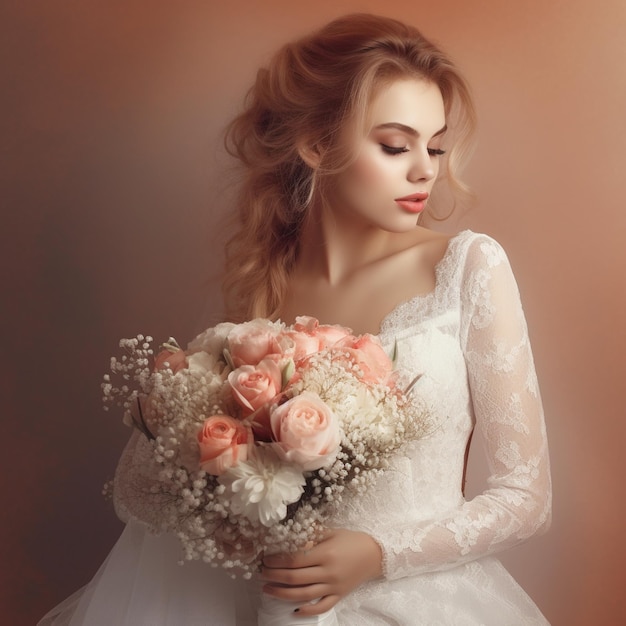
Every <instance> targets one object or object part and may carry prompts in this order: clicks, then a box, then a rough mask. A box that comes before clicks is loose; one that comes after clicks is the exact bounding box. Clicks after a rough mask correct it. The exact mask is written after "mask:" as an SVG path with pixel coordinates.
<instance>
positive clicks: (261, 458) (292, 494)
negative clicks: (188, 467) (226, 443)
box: [218, 447, 305, 527]
mask: <svg viewBox="0 0 626 626" xmlns="http://www.w3.org/2000/svg"><path fill="white" fill-rule="evenodd" d="M218 480H219V482H220V483H221V484H222V485H224V487H225V488H226V489H225V491H224V493H223V494H222V499H223V500H228V501H229V502H230V511H232V512H233V513H234V514H235V515H244V516H245V517H247V518H248V519H249V520H250V521H252V522H260V523H261V524H263V526H267V527H269V526H272V525H273V524H275V523H276V522H279V521H280V520H283V519H285V517H286V515H287V505H288V504H291V503H293V502H297V501H298V500H299V499H300V496H301V495H302V493H303V492H304V489H303V487H304V485H305V479H304V476H303V474H302V472H301V471H300V470H298V469H297V468H295V467H293V466H291V465H286V464H284V463H283V462H282V461H281V460H280V459H279V458H278V457H277V456H276V453H275V452H274V451H273V450H271V449H270V448H265V447H263V448H257V449H256V450H255V454H254V455H253V456H252V458H248V460H247V461H244V462H242V463H238V464H237V465H235V466H234V467H231V468H229V469H228V470H227V471H226V472H224V473H223V474H222V475H221V476H220V477H219V479H218ZM227 508H228V507H227Z"/></svg>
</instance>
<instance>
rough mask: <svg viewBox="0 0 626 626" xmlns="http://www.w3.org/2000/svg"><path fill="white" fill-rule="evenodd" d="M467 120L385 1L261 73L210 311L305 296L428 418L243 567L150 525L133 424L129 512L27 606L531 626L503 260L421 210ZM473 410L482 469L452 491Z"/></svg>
mask: <svg viewBox="0 0 626 626" xmlns="http://www.w3.org/2000/svg"><path fill="white" fill-rule="evenodd" d="M473 124H474V112H473V106H472V101H471V98H470V95H469V91H468V88H467V86H466V83H465V81H464V79H463V78H462V76H461V75H460V73H459V72H458V70H457V69H456V67H455V66H454V65H453V64H452V63H451V61H450V60H449V59H448V57H447V56H446V55H445V54H444V53H443V52H442V51H441V50H439V49H438V48H436V47H435V46H434V45H433V44H431V43H430V42H429V41H428V40H427V39H425V38H424V37H423V36H422V35H421V34H420V33H419V32H418V31H417V30H416V29H414V28H412V27H410V26H407V25H405V24H402V23H400V22H398V21H395V20H392V19H387V18H382V17H375V16H370V15H363V14H358V15H349V16H346V17H343V18H340V19H337V20H335V21H333V22H331V23H330V24H328V25H327V26H325V27H324V28H322V29H321V30H319V31H317V32H315V33H313V34H312V35H310V36H307V37H305V38H303V39H301V40H299V41H296V42H295V43H290V44H287V45H286V46H284V47H283V48H282V49H280V50H279V51H278V53H277V54H276V55H275V56H274V58H273V59H272V61H271V63H270V64H269V65H268V67H265V68H262V69H261V70H260V71H259V73H258V75H257V79H256V82H255V84H254V86H253V87H252V89H251V91H250V92H249V94H248V97H247V99H246V104H245V108H244V110H243V112H242V113H241V114H240V115H239V116H238V117H237V118H235V120H234V121H233V122H232V123H231V125H230V127H229V130H228V134H227V145H228V147H229V150H230V152H231V153H232V154H233V155H234V156H235V157H236V158H237V159H238V160H239V162H240V163H241V165H242V183H241V188H240V194H239V200H238V205H237V207H236V208H237V215H236V218H235V221H236V223H237V230H236V232H235V235H234V236H233V237H232V239H231V240H230V242H229V244H228V246H227V271H226V275H225V280H224V287H225V296H226V303H227V318H228V319H230V320H232V321H242V320H245V319H251V318H255V317H267V318H272V319H281V320H282V321H284V322H286V323H292V322H293V321H294V320H295V318H296V317H297V316H300V315H310V316H313V317H316V318H317V319H319V320H320V322H322V323H326V324H341V325H342V326H346V327H350V328H351V329H352V330H353V331H354V332H355V333H357V334H361V333H371V334H373V335H377V336H378V338H379V339H380V341H381V342H382V344H383V346H384V347H385V348H386V349H387V350H388V351H389V353H391V352H392V351H395V353H396V354H397V366H398V367H399V368H400V369H402V370H403V371H406V372H407V373H408V374H409V375H411V376H413V377H417V376H419V382H418V385H419V392H420V394H421V395H422V397H423V398H425V399H426V400H427V401H428V403H429V406H430V408H431V410H432V411H433V413H434V415H435V416H436V420H437V424H438V427H437V428H436V429H435V431H434V432H432V433H431V434H430V435H429V436H427V437H425V438H423V439H421V440H419V441H417V442H415V443H411V444H409V445H408V446H407V447H406V448H404V449H403V451H402V454H398V455H397V456H396V457H395V458H394V459H393V462H392V468H391V471H388V472H386V473H385V474H384V475H383V476H381V477H380V479H378V481H377V483H376V484H375V485H374V486H373V487H372V488H371V489H370V490H369V491H368V492H367V493H366V495H365V496H364V497H360V498H358V499H357V498H354V499H352V500H348V501H347V502H345V506H343V507H342V509H341V511H340V513H339V514H337V515H336V517H335V518H334V519H333V523H332V525H331V527H330V528H329V530H328V533H327V534H326V536H325V538H324V539H323V540H322V541H321V542H320V543H318V544H317V545H315V546H314V547H312V548H311V549H310V550H306V551H301V552H296V553H293V554H277V555H274V556H267V557H266V558H265V561H264V566H263V568H262V571H261V572H260V573H259V576H258V578H257V579H256V580H255V581H253V582H251V583H247V582H244V581H241V580H231V579H230V578H228V577H227V576H226V575H225V574H224V573H223V572H222V571H221V570H219V569H212V568H210V567H208V566H206V565H205V564H202V563H199V562H192V563H189V564H186V565H185V566H183V567H180V566H178V565H177V561H178V546H177V543H176V540H175V538H173V537H171V536H167V535H160V536H153V535H150V534H148V533H147V532H146V531H145V529H144V528H143V527H142V524H141V515H140V514H139V513H138V511H137V507H136V506H135V503H134V502H133V498H132V495H131V494H132V489H131V488H129V486H130V485H132V481H133V471H134V468H136V467H137V465H138V461H140V459H141V455H142V454H145V445H144V443H145V440H142V437H141V436H140V435H139V434H135V435H133V437H132V438H131V441H130V443H129V445H128V446H127V448H126V450H125V451H124V454H123V456H122V459H121V461H120V463H119V466H118V470H117V475H116V481H115V482H116V484H115V501H116V507H117V511H118V514H119V515H120V516H121V517H122V518H123V519H125V520H126V521H127V522H128V524H127V527H126V529H125V531H124V532H123V534H122V536H121V538H120V540H119V541H118V543H117V544H116V546H115V547H114V548H113V550H112V552H111V554H110V555H109V557H108V558H107V560H106V561H105V563H104V564H103V565H102V567H101V568H100V570H99V571H98V573H97V574H96V576H95V577H94V579H93V580H92V581H91V582H90V583H89V584H88V585H87V586H86V587H85V588H84V589H82V590H80V591H78V592H77V593H76V594H74V596H72V597H71V598H69V599H68V600H66V601H65V602H64V603H63V604H61V605H60V606H59V607H56V608H55V609H53V610H52V611H51V612H50V613H49V614H48V615H47V616H46V617H44V618H43V620H42V621H41V622H40V624H42V625H47V624H57V625H58V624H90V625H91V624H103V625H104V624H106V625H107V626H108V625H110V624H116V625H117V624H120V625H121V624H129V625H130V624H132V625H133V626H141V625H146V626H148V625H150V626H160V625H170V626H185V625H192V624H194V625H195V624H220V625H225V626H241V625H243V624H254V623H256V619H257V617H256V615H257V611H258V610H259V607H258V601H259V598H261V597H265V598H268V597H273V598H278V599H280V600H282V601H287V602H290V603H292V604H291V605H290V606H292V607H293V614H292V615H293V617H292V618H290V619H291V620H293V621H289V622H287V621H280V622H277V623H283V624H286V623H294V624H298V623H302V624H306V623H321V622H317V621H314V620H317V619H318V618H317V617H315V616H320V615H328V614H329V612H331V613H332V614H333V615H334V616H335V617H334V619H336V620H337V622H338V623H339V624H341V625H342V626H351V625H354V626H357V625H358V626H361V625H371V626H374V625H378V624H381V625H382V624H402V625H429V626H430V625H433V624H450V625H454V626H459V625H461V624H467V625H470V624H476V625H477V624H492V625H494V626H503V625H507V624H510V625H519V624H547V621H546V619H545V618H544V617H543V616H542V614H541V612H540V611H539V609H538V608H537V607H536V606H535V604H534V603H533V602H532V600H531V599H530V598H529V597H528V596H527V595H526V593H525V592H524V591H523V590H522V589H521V587H520V586H519V585H518V584H517V583H516V582H515V581H514V580H513V578H512V577H511V576H510V575H509V573H508V572H507V571H506V570H505V569H504V567H503V566H502V565H501V564H500V562H499V561H498V560H497V558H496V555H497V554H498V553H499V552H501V551H503V550H506V549H508V548H510V547H512V546H515V545H518V544H519V543H521V542H523V541H525V540H526V539H528V538H529V537H531V536H532V535H534V534H537V533H540V532H543V531H545V530H546V529H547V528H548V526H549V523H550V510H551V509H550V507H551V484H550V471H549V461H548V448H547V442H546V433H545V426H544V418H543V412H542V406H541V400H540V396H539V389H538V385H537V380H536V377H535V370H534V365H533V359H532V354H531V349H530V344H529V339H528V332H527V328H526V323H525V320H524V315H523V311H522V306H521V303H520V300H519V294H518V290H517V286H516V283H515V279H514V276H513V274H512V272H511V268H510V265H509V262H508V260H507V257H506V255H505V253H504V251H503V249H502V247H501V246H500V245H499V244H498V243H497V242H496V241H494V240H493V239H491V238H490V237H488V236H486V235H482V234H476V233H473V232H471V231H463V232H461V233H458V234H456V235H454V236H450V235H446V234H442V233H439V232H436V231H433V230H430V229H429V228H427V227H425V226H424V225H421V223H420V222H421V221H422V219H423V218H422V216H423V215H424V214H425V213H428V212H434V211H435V210H436V209H437V208H439V209H440V210H441V207H438V206H437V201H438V191H439V190H440V189H441V188H446V187H447V188H448V189H449V190H451V191H452V192H453V194H456V195H457V196H458V197H462V196H463V194H464V193H465V192H466V189H465V187H464V186H463V184H462V183H461V182H460V180H459V179H458V170H459V167H460V165H461V164H462V162H463V157H464V155H465V154H466V153H467V151H468V144H469V141H470V137H471V133H472V130H473ZM443 209H444V210H445V209H446V207H443ZM449 209H450V207H448V210H449ZM475 428H479V429H480V430H481V431H482V435H483V439H484V441H485V444H486V445H485V454H486V457H487V462H488V466H489V471H490V476H489V479H488V482H487V487H486V489H485V491H484V492H483V493H481V494H480V495H478V496H476V497H474V498H472V499H470V500H467V499H466V498H465V497H464V493H463V480H464V471H465V464H466V459H467V452H468V449H469V443H470V441H471V436H472V433H473V431H474V429H475ZM260 591H262V592H263V594H261V593H260ZM290 611H291V609H290ZM267 623H269V622H267Z"/></svg>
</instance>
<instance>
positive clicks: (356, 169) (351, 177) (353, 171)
mask: <svg viewBox="0 0 626 626" xmlns="http://www.w3.org/2000/svg"><path fill="white" fill-rule="evenodd" d="M386 165H387V164H385V163H380V162H378V161H377V160H376V159H374V158H371V157H370V158H361V159H358V160H357V161H355V162H354V163H353V164H352V166H351V167H350V170H349V171H348V172H347V174H348V175H347V177H346V182H347V184H348V185H350V186H353V187H357V188H358V189H360V190H361V191H364V190H366V189H367V190H368V191H369V190H371V191H373V190H374V189H375V188H377V187H380V185H381V184H383V183H385V182H386V181H387V179H388V177H389V173H388V171H387V167H386Z"/></svg>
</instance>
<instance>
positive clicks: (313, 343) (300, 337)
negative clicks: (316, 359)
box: [285, 330, 321, 361]
mask: <svg viewBox="0 0 626 626" xmlns="http://www.w3.org/2000/svg"><path fill="white" fill-rule="evenodd" d="M285 334H286V335H287V336H288V337H289V338H290V339H291V340H292V341H293V343H294V355H293V358H294V361H299V360H300V359H304V358H305V357H307V356H310V355H311V354H314V353H315V352H319V351H320V349H321V345H320V339H319V337H318V336H317V335H314V334H312V333H308V332H304V331H297V330H290V331H287V332H286V333H285Z"/></svg>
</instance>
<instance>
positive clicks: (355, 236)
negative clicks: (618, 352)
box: [297, 208, 427, 286]
mask: <svg viewBox="0 0 626 626" xmlns="http://www.w3.org/2000/svg"><path fill="white" fill-rule="evenodd" d="M426 232H427V231H424V229H421V228H417V227H416V229H415V230H414V231H409V232H404V233H392V232H387V231H384V230H381V229H380V228H376V227H374V226H372V225H371V224H366V223H364V222H356V221H354V220H349V219H348V218H347V217H346V216H344V215H342V214H338V213H335V212H333V211H332V209H328V208H320V209H317V210H315V209H314V210H312V211H311V213H310V217H309V219H308V220H307V222H306V223H305V225H304V228H303V231H302V235H301V244H300V253H299V259H298V264H297V265H298V270H299V271H300V272H302V273H304V274H306V275H307V276H310V277H312V278H317V279H318V280H323V281H325V282H327V283H328V284H329V285H332V286H339V285H341V283H343V282H345V281H346V280H349V279H350V278H351V277H352V276H353V275H355V274H356V273H358V272H359V271H360V270H362V269H364V268H366V267H367V266H369V265H371V264H373V263H376V262H378V261H381V260H382V259H384V258H386V257H388V256H390V255H393V254H396V253H397V252H399V251H401V250H404V249H405V248H407V247H409V246H413V245H415V244H416V243H417V242H419V240H420V239H422V238H423V236H424V234H425V233H426Z"/></svg>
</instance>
